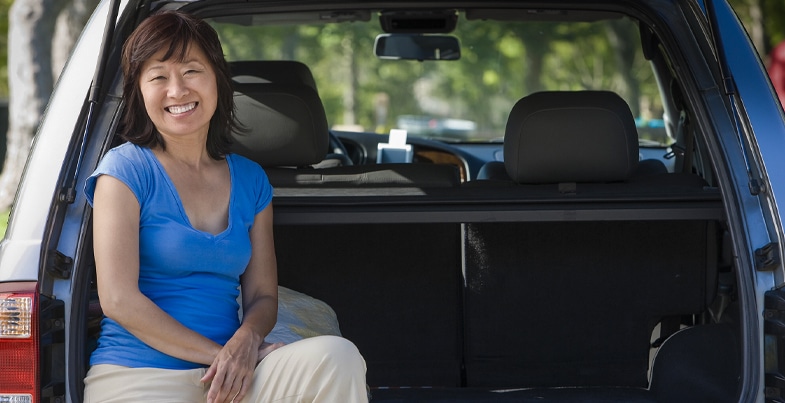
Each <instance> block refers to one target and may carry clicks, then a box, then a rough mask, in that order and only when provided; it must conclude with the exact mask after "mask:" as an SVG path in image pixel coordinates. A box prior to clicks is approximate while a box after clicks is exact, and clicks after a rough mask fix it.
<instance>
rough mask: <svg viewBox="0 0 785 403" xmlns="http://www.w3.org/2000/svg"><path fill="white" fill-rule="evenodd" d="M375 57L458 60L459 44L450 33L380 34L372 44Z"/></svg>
mask: <svg viewBox="0 0 785 403" xmlns="http://www.w3.org/2000/svg"><path fill="white" fill-rule="evenodd" d="M373 51H374V53H375V54H376V57H378V58H380V59H402V60H420V61H423V60H458V59H460V58H461V45H460V44H459V43H458V38H456V37H454V36H450V35H420V34H381V35H379V36H377V37H376V42H375V43H374V45H373Z"/></svg>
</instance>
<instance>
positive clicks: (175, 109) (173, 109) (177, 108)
mask: <svg viewBox="0 0 785 403" xmlns="http://www.w3.org/2000/svg"><path fill="white" fill-rule="evenodd" d="M198 104H199V103H198V102H191V103H187V104H182V105H171V106H168V107H166V108H165V109H166V111H167V112H169V113H171V114H173V115H181V114H184V113H186V112H190V111H192V110H193V109H194V108H196V106H197V105H198Z"/></svg>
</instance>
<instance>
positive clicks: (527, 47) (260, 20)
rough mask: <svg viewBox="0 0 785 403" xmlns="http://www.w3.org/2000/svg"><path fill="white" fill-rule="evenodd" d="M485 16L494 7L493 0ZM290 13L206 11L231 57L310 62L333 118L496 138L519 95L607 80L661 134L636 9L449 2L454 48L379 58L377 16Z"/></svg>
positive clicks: (460, 137) (660, 138) (430, 134)
mask: <svg viewBox="0 0 785 403" xmlns="http://www.w3.org/2000/svg"><path fill="white" fill-rule="evenodd" d="M493 15H495V16H498V15H503V13H501V14H499V13H498V12H496V13H495V14H493ZM368 16H370V18H368V20H367V21H357V20H353V21H351V22H339V23H324V22H323V21H321V20H317V21H316V22H313V21H310V20H308V19H307V18H303V17H299V18H298V17H293V18H292V20H293V21H294V22H293V23H281V22H280V21H272V20H270V19H269V18H265V16H262V15H259V16H254V17H251V18H247V17H246V18H244V19H243V20H242V21H232V20H231V19H226V18H223V19H220V20H213V21H211V23H212V25H213V26H214V27H215V28H216V30H217V31H218V32H219V35H220V37H221V41H222V43H223V44H224V48H225V53H226V57H227V59H228V60H229V61H233V60H267V59H269V60H280V59H283V60H299V61H302V62H304V63H305V64H306V65H308V66H309V67H310V68H311V70H312V71H313V74H314V77H315V79H316V83H317V87H318V91H319V94H320V96H321V99H322V102H323V103H324V106H325V109H326V112H327V119H328V122H329V124H330V125H331V127H332V128H333V129H338V130H344V131H347V130H348V131H361V132H378V133H388V132H389V130H390V129H393V128H399V129H406V130H407V131H408V134H409V135H410V136H417V137H422V138H429V139H435V140H440V141H445V142H499V141H502V139H503V137H504V129H505V125H506V122H507V116H508V113H509V111H510V110H511V108H512V106H513V105H514V103H515V102H516V101H517V100H518V99H520V98H522V97H523V96H525V95H527V94H530V93H533V92H536V91H546V90H560V91H563V90H584V89H590V90H610V91H614V92H616V93H618V94H620V95H621V96H622V97H623V98H625V99H626V100H627V102H628V104H629V105H630V108H631V110H632V112H633V115H634V116H635V117H636V121H637V123H638V127H639V135H640V138H641V145H642V146H664V145H668V144H670V143H671V139H670V137H669V135H668V133H667V131H666V127H665V124H664V122H663V108H662V102H661V97H660V94H659V91H658V87H657V82H656V80H655V77H654V74H653V73H652V68H651V66H650V64H649V62H648V61H647V60H646V59H645V58H644V57H643V53H642V51H641V45H640V44H641V40H640V35H639V30H638V25H637V23H636V21H634V20H632V19H629V18H626V17H621V16H618V15H614V14H610V15H607V16H605V15H603V17H609V18H599V19H597V20H595V21H576V22H550V21H524V22H520V21H502V22H500V21H494V20H490V19H486V18H481V17H483V16H473V15H468V16H467V15H466V14H465V13H462V12H459V13H458V18H457V26H456V28H455V30H454V31H453V32H451V33H450V35H453V36H455V37H457V39H458V40H459V42H460V45H461V48H460V52H461V57H460V59H458V60H439V61H416V60H388V59H380V58H377V57H376V56H375V55H374V51H373V49H374V40H375V38H376V37H377V35H380V34H383V33H384V31H383V30H382V28H381V25H380V23H379V19H378V17H376V15H371V14H369V15H368Z"/></svg>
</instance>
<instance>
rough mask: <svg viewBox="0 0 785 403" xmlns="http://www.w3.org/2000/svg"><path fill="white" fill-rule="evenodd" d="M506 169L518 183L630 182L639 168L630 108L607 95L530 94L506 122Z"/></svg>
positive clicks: (612, 95) (565, 92)
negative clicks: (627, 180)
mask: <svg viewBox="0 0 785 403" xmlns="http://www.w3.org/2000/svg"><path fill="white" fill-rule="evenodd" d="M504 165H505V168H506V170H507V173H508V175H509V176H510V178H511V179H512V180H513V181H515V182H518V183H562V182H614V181H623V180H626V179H628V178H629V177H630V176H631V175H632V174H633V172H634V171H635V169H636V168H637V165H638V133H637V129H636V128H635V120H634V118H633V116H632V112H631V111H630V108H629V105H627V103H626V102H625V101H624V100H623V99H622V98H621V97H619V96H618V95H617V94H615V93H613V92H609V91H557V92H538V93H534V94H531V95H528V96H526V97H524V98H522V99H520V100H519V101H518V102H517V103H516V104H515V106H513V108H512V111H511V112H510V117H509V119H508V120H507V129H506V132H505V135H504Z"/></svg>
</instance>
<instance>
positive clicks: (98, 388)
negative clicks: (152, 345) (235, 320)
mask: <svg viewBox="0 0 785 403" xmlns="http://www.w3.org/2000/svg"><path fill="white" fill-rule="evenodd" d="M205 371H206V369H204V368H200V369H192V370H169V369H158V368H128V367H122V366H118V365H109V364H99V365H94V366H93V367H92V368H90V371H88V373H87V377H86V378H85V400H84V402H85V403H108V402H112V403H119V402H160V403H193V402H204V401H205V399H206V397H207V391H208V390H209V388H210V385H209V384H203V383H201V382H199V379H201V378H202V376H204V373H205ZM367 401H368V395H367V392H366V386H365V361H364V360H363V358H362V356H360V353H359V352H358V351H357V348H356V347H355V346H354V344H352V343H351V342H349V341H348V340H346V339H343V338H340V337H336V336H318V337H312V338H308V339H304V340H301V341H298V342H295V343H292V344H289V345H286V346H283V347H281V348H279V349H277V350H275V351H273V352H272V353H270V354H269V355H268V356H267V357H265V359H264V360H262V362H260V363H259V365H257V366H256V371H255V372H254V381H253V385H252V386H251V388H250V389H249V390H248V393H247V394H246V396H245V398H244V399H243V400H242V402H240V403H252V402H253V403H260V402H277V403H289V402H292V403H293V402H328V403H336V402H340V403H352V402H367Z"/></svg>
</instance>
